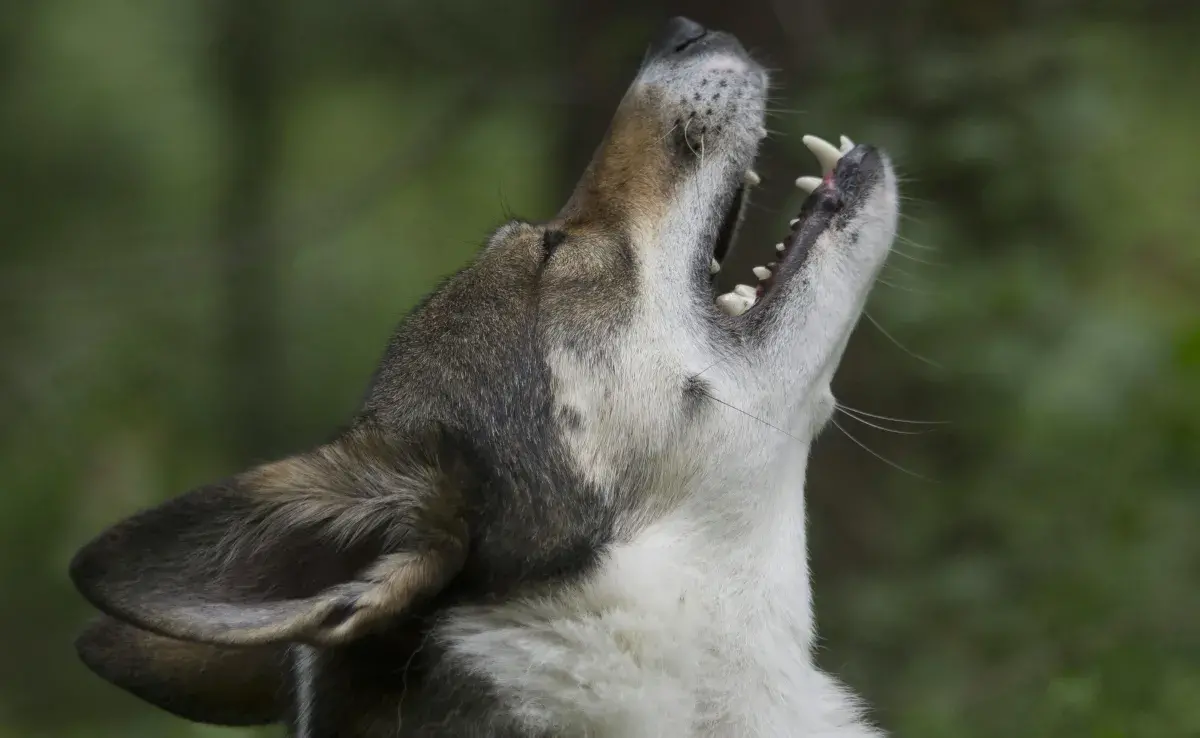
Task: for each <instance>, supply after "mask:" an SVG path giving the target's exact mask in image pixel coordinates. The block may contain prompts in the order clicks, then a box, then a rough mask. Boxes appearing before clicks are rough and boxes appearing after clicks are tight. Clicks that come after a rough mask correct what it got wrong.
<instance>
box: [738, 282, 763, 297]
mask: <svg viewBox="0 0 1200 738" xmlns="http://www.w3.org/2000/svg"><path fill="white" fill-rule="evenodd" d="M733 294H735V295H740V296H741V297H745V298H747V299H754V296H755V295H757V294H758V290H756V289H754V288H753V287H751V286H750V285H748V284H739V285H738V286H737V287H734V288H733Z"/></svg>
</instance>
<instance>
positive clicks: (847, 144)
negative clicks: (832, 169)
mask: <svg viewBox="0 0 1200 738" xmlns="http://www.w3.org/2000/svg"><path fill="white" fill-rule="evenodd" d="M839 143H841V145H842V154H843V155H844V154H849V153H850V149H852V148H854V142H853V141H851V140H850V137H849V136H847V135H846V134H844V133H843V134H842V140H841V141H840V142H839Z"/></svg>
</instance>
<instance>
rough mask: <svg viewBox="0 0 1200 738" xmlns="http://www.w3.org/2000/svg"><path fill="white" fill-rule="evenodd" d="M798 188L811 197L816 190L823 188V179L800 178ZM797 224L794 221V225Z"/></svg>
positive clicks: (797, 183) (797, 182) (797, 181)
mask: <svg viewBox="0 0 1200 738" xmlns="http://www.w3.org/2000/svg"><path fill="white" fill-rule="evenodd" d="M796 186H797V187H799V188H800V189H802V190H804V191H805V192H807V193H809V194H810V195H811V194H812V191H813V190H815V189H817V188H818V187H820V186H821V178H820V177H799V178H798V179H797V180H796ZM797 220H799V219H797ZM795 224H796V221H795V220H793V221H792V225H795Z"/></svg>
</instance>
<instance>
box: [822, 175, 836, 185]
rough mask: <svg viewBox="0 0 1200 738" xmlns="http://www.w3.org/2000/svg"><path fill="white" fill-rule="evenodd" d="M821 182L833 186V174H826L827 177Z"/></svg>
mask: <svg viewBox="0 0 1200 738" xmlns="http://www.w3.org/2000/svg"><path fill="white" fill-rule="evenodd" d="M821 181H822V182H823V183H824V184H827V185H832V184H833V172H830V173H829V174H826V175H825V176H824V177H823V178H822V180H821Z"/></svg>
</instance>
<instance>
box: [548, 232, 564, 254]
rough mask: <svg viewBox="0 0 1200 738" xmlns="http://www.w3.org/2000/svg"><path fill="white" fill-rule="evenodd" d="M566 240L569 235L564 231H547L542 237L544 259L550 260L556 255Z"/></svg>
mask: <svg viewBox="0 0 1200 738" xmlns="http://www.w3.org/2000/svg"><path fill="white" fill-rule="evenodd" d="M566 240H567V234H566V233H564V232H563V231H546V233H545V235H543V236H542V258H543V259H549V258H550V257H551V256H553V255H554V252H555V250H556V249H557V248H558V247H559V244H561V243H562V242H563V241H566Z"/></svg>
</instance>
